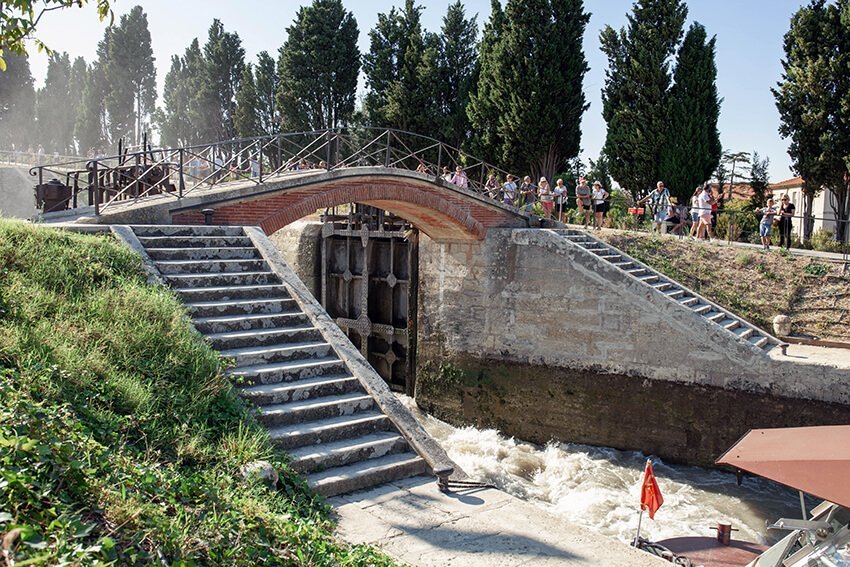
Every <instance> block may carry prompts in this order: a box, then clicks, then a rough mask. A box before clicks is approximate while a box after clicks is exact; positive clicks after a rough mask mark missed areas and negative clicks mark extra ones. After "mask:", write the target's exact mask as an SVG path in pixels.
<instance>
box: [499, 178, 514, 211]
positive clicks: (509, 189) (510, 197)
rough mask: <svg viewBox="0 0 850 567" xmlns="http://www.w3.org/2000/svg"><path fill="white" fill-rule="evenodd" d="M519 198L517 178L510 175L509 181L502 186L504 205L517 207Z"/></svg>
mask: <svg viewBox="0 0 850 567" xmlns="http://www.w3.org/2000/svg"><path fill="white" fill-rule="evenodd" d="M516 198H517V190H516V177H514V176H513V175H508V177H507V181H505V184H504V185H503V186H502V203H504V204H505V205H510V206H512V207H513V206H515V204H516Z"/></svg>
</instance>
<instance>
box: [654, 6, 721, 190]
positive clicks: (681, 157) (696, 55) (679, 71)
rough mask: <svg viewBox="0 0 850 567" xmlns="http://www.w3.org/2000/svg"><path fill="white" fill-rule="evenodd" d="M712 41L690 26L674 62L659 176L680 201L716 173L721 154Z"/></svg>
mask: <svg viewBox="0 0 850 567" xmlns="http://www.w3.org/2000/svg"><path fill="white" fill-rule="evenodd" d="M714 44H715V38H714V37H712V38H711V39H710V40H708V41H706V33H705V28H704V27H703V26H701V25H700V24H698V23H694V24H693V25H691V27H690V29H689V30H688V33H687V34H686V35H685V40H684V42H682V48H681V49H680V50H679V54H678V57H677V61H676V70H675V73H674V75H673V86H672V87H671V88H670V93H669V102H668V108H669V111H668V114H667V115H668V120H669V121H668V126H669V128H668V131H669V134H668V135H667V136H666V137H665V140H664V141H663V142H662V143H661V144H660V149H661V155H660V168H659V171H660V178H661V179H663V180H664V181H665V183H666V184H667V187H669V188H670V192H671V194H672V195H674V196H675V197H677V198H678V199H679V201H680V202H687V201H688V199H689V198H690V196H691V195H692V194H693V192H694V188H695V187H696V186H697V185H701V184H702V183H705V182H706V181H707V180H708V179H709V178H711V175H712V173H714V171H715V170H716V169H717V164H718V163H719V161H720V155H721V153H722V151H723V148H722V146H721V145H720V132H719V131H718V130H717V120H718V118H719V117H720V98H719V97H718V96H717V85H716V81H717V66H716V65H715V62H714V52H715V48H714Z"/></svg>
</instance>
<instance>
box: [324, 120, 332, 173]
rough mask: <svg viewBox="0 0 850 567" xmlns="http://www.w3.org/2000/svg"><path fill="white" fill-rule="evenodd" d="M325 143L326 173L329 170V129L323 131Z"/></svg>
mask: <svg viewBox="0 0 850 567" xmlns="http://www.w3.org/2000/svg"><path fill="white" fill-rule="evenodd" d="M325 143H327V145H328V147H327V148H326V150H325V156H326V159H325V169H326V170H327V171H330V170H331V129H330V128H328V129H327V130H326V131H325Z"/></svg>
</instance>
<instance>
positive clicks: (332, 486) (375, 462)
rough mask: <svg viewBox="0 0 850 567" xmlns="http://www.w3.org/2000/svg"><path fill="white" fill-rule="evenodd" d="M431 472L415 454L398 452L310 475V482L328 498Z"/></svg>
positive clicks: (308, 479) (308, 480)
mask: <svg viewBox="0 0 850 567" xmlns="http://www.w3.org/2000/svg"><path fill="white" fill-rule="evenodd" d="M426 472H428V466H427V464H426V463H425V461H424V460H423V459H422V458H421V457H419V456H418V455H416V454H414V453H398V454H395V455H387V456H385V457H381V458H379V459H368V460H366V461H361V462H359V463H355V464H353V465H348V466H345V467H336V468H333V469H329V470H326V471H322V472H319V473H314V474H311V475H308V476H307V483H308V484H309V485H310V486H311V487H312V488H313V490H315V491H316V492H318V493H319V494H322V495H324V496H325V497H331V496H336V495H337V494H345V493H346V492H353V491H355V490H360V489H362V488H367V487H370V486H375V485H378V484H384V483H387V482H392V481H394V480H399V479H401V478H407V477H410V476H416V475H418V474H423V473H426Z"/></svg>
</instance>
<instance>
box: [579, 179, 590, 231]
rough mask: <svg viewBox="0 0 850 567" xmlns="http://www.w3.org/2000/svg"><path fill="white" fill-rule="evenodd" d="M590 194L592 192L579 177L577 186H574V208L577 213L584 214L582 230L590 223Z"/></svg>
mask: <svg viewBox="0 0 850 567" xmlns="http://www.w3.org/2000/svg"><path fill="white" fill-rule="evenodd" d="M591 193H592V191H591V190H590V187H588V186H587V181H586V180H585V179H584V177H579V178H578V185H576V206H577V207H578V210H579V212H581V213H584V228H587V225H588V224H589V223H590V212H591V210H592V209H593V205H592V204H591V199H590V195H591Z"/></svg>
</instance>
